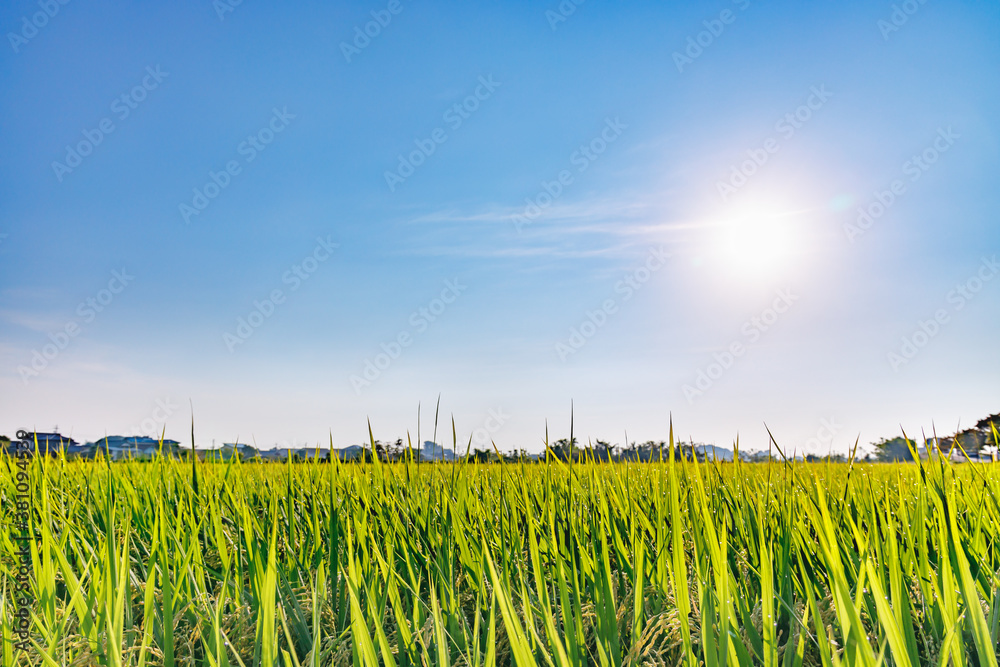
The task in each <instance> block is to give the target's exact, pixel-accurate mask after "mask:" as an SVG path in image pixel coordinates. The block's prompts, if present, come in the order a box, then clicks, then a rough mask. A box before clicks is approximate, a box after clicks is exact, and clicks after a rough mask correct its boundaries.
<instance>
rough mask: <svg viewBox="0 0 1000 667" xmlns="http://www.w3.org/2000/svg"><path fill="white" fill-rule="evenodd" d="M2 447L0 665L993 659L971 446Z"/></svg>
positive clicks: (997, 523) (993, 626)
mask: <svg viewBox="0 0 1000 667" xmlns="http://www.w3.org/2000/svg"><path fill="white" fill-rule="evenodd" d="M2 457H3V458H4V470H5V473H4V474H3V475H2V481H0V496H2V507H3V512H4V515H5V521H4V524H3V525H4V529H3V531H2V549H3V552H4V554H3V558H2V567H3V584H2V585H3V589H4V591H3V592H4V595H3V597H2V601H0V604H2V605H3V608H2V609H0V619H2V620H0V633H2V637H3V650H2V663H3V665H4V666H5V667H7V666H12V665H28V664H31V665H114V666H116V667H117V666H120V665H121V666H124V665H137V666H147V665H149V666H152V665H166V666H173V665H205V666H211V667H232V666H237V665H238V666H240V667H257V666H261V667H272V666H275V665H282V666H284V667H293V666H294V667H300V666H302V667H304V666H306V665H309V666H312V667H318V666H320V665H324V666H325V665H352V666H354V667H368V666H374V665H380V664H381V665H390V666H401V667H402V666H409V665H427V666H431V665H435V666H441V667H445V666H448V665H456V666H458V665H461V666H468V667H494V666H497V665H516V666H517V667H528V666H529V665H545V666H547V667H567V666H569V665H594V666H595V667H617V666H619V665H640V664H642V665H647V664H648V665H705V666H706V667H725V666H727V665H764V666H765V667H778V666H781V667H792V666H799V665H823V666H824V667H835V666H839V665H872V666H874V665H899V666H901V667H909V666H916V665H947V664H952V665H955V666H956V667H965V666H970V667H971V666H990V667H993V666H995V665H996V664H997V640H998V634H1000V575H998V570H1000V550H998V548H997V536H998V535H1000V502H998V494H1000V474H998V469H997V468H996V466H995V464H965V465H951V464H950V463H949V462H948V461H946V460H943V459H938V458H933V457H932V458H931V459H930V460H927V461H923V462H918V463H914V464H874V465H873V464H859V463H851V464H806V463H791V462H785V461H773V462H770V463H761V464H747V463H742V462H739V461H736V462H718V461H714V462H707V463H706V462H699V461H697V460H684V459H683V458H681V457H680V456H679V455H678V454H677V453H675V449H674V447H673V443H672V442H671V446H670V448H669V450H668V451H665V452H664V457H663V461H661V462H657V463H610V464H609V463H596V462H579V461H578V462H575V463H574V464H572V465H567V464H564V463H562V462H560V461H557V460H552V461H550V462H548V463H530V462H521V463H513V464H512V463H498V464H476V463H471V462H466V463H457V464H436V463H418V462H416V461H412V460H410V461H405V462H398V463H391V464H390V463H384V462H380V461H378V460H376V461H373V462H371V463H364V464H345V463H341V462H338V461H336V460H334V461H332V462H329V463H326V462H322V461H318V460H314V461H309V462H305V463H293V462H288V463H284V464H265V463H247V462H241V461H239V460H235V459H234V460H232V461H229V462H228V463H219V462H216V463H203V462H195V461H178V460H174V459H170V458H159V459H156V460H154V461H151V462H139V461H125V462H116V463H108V462H107V461H104V460H97V461H67V460H65V459H63V458H58V457H52V458H50V457H37V458H34V459H32V460H30V462H28V463H27V464H24V462H22V461H19V460H16V459H14V458H11V457H10V456H7V455H2ZM19 463H21V464H22V468H23V470H24V471H25V472H26V473H27V475H28V477H29V478H30V484H29V486H30V511H29V515H30V519H29V521H28V524H27V525H26V526H25V527H24V528H25V530H27V535H28V536H29V538H30V539H28V540H27V541H26V542H23V543H22V542H18V540H17V539H16V537H17V535H16V532H17V530H19V529H18V528H16V527H15V524H14V522H13V520H12V517H13V513H14V509H15V507H16V503H15V497H16V495H17V489H16V473H17V471H18V470H19V468H18V464H19ZM20 544H27V545H28V548H29V551H30V562H31V570H32V573H31V577H30V589H31V598H32V600H33V601H32V604H31V635H30V647H29V648H28V649H26V650H18V649H16V648H15V641H16V637H15V634H14V632H15V627H14V625H13V623H14V620H13V619H14V615H13V614H14V609H15V606H16V595H15V594H14V590H15V588H16V586H15V584H16V582H17V574H18V573H17V569H18V564H19V563H20V561H19V560H18V558H19V557H18V555H17V551H18V550H19V549H20Z"/></svg>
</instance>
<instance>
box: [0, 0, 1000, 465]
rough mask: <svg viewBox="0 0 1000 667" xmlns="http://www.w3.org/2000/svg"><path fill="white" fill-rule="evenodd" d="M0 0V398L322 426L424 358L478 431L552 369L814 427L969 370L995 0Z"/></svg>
mask: <svg viewBox="0 0 1000 667" xmlns="http://www.w3.org/2000/svg"><path fill="white" fill-rule="evenodd" d="M46 8H47V9H48V12H49V14H51V16H46V15H44V14H39V12H44V11H45V10H46ZM230 10H231V11H230ZM563 19H565V20H563ZM377 21H381V24H379V23H376V22H377ZM32 22H34V25H32ZM39 26H40V27H39ZM0 27H2V28H3V31H4V33H5V42H6V44H5V46H4V47H2V48H0V51H2V53H3V55H2V59H0V77H2V81H3V85H2V86H0V109H2V114H3V119H4V120H3V123H2V125H0V146H2V150H3V160H2V161H0V234H3V236H2V237H0V262H2V265H3V268H4V270H3V273H2V279H0V280H2V282H0V327H2V328H0V332H2V333H0V362H2V363H0V369H2V373H0V396H2V405H3V409H2V410H0V433H7V434H10V435H12V432H13V431H15V430H16V429H18V428H31V427H35V428H38V429H39V430H45V429H49V428H52V427H54V426H58V427H59V429H60V430H61V431H62V432H63V433H66V434H72V435H73V437H75V438H77V439H79V440H89V439H95V438H97V437H100V436H102V435H104V434H105V433H107V434H132V433H139V432H143V431H146V432H149V431H159V429H160V428H166V432H167V436H168V437H174V438H176V439H178V440H183V441H187V433H188V430H189V425H190V419H191V409H190V404H193V406H194V416H195V422H196V428H197V433H198V441H199V442H198V444H199V446H203V445H204V446H208V445H210V444H211V442H212V441H213V440H214V441H216V442H217V443H221V442H223V441H227V442H228V441H232V440H234V439H236V438H239V439H240V440H241V441H248V440H255V441H256V443H257V444H258V445H259V446H261V447H270V446H272V445H275V444H278V445H284V446H288V445H295V444H299V445H304V444H307V443H308V444H312V443H316V442H317V441H321V442H326V441H328V439H329V437H330V436H329V433H330V432H331V431H332V433H333V441H334V444H335V445H336V446H344V445H347V444H352V443H357V442H360V441H362V440H363V439H365V438H366V437H367V421H366V420H367V419H368V418H370V419H371V422H372V425H373V428H374V431H375V434H376V437H379V438H381V439H394V438H396V437H400V436H404V435H405V432H406V430H407V429H409V430H410V431H411V434H412V435H413V437H414V438H416V422H417V407H418V404H420V405H422V407H423V417H422V432H421V435H422V436H424V437H426V435H427V434H428V433H429V424H430V422H432V420H433V405H434V402H435V400H436V398H437V396H438V394H439V393H440V394H441V396H442V398H441V406H442V407H441V409H442V413H443V419H442V421H443V422H445V421H447V419H450V417H451V416H452V415H453V416H454V419H455V423H456V427H457V432H458V438H459V440H461V441H462V442H463V443H464V442H468V440H469V438H470V437H472V438H473V439H474V441H475V444H476V445H481V446H485V445H486V443H487V442H488V441H489V439H493V440H495V442H496V443H497V445H498V446H499V447H500V448H501V449H504V450H508V449H512V448H524V449H528V450H529V451H538V450H539V449H540V448H541V442H542V438H543V436H544V429H545V424H546V419H547V420H548V423H549V429H550V434H551V436H552V437H553V438H557V437H565V436H566V435H567V431H568V424H569V412H570V401H571V400H572V401H574V402H575V414H576V431H577V433H578V434H581V436H582V437H583V438H584V439H586V438H593V439H597V438H601V439H605V440H609V441H612V442H619V443H621V442H623V441H624V438H625V432H626V430H627V432H628V437H629V439H630V440H638V441H643V440H646V439H661V438H664V437H666V435H667V425H668V420H669V415H670V414H672V415H673V419H674V423H675V425H676V426H677V430H678V434H679V435H680V436H682V437H685V438H686V437H688V436H689V435H690V436H692V437H694V439H695V440H700V441H704V442H714V443H716V444H719V445H728V444H730V443H731V442H732V440H733V439H734V438H735V437H736V436H737V435H739V437H740V440H741V443H742V444H743V446H744V447H749V448H763V447H766V446H767V432H766V430H765V428H764V424H765V423H767V425H768V426H769V427H770V428H771V431H772V432H773V433H774V434H775V437H776V438H777V439H778V442H779V444H781V445H782V446H784V447H787V448H789V449H796V450H797V451H813V452H825V451H827V450H829V449H831V448H832V449H835V450H840V451H844V450H846V449H847V447H848V446H849V445H850V444H853V442H854V440H855V439H856V438H858V437H860V439H861V442H862V443H867V442H871V441H873V440H875V439H877V438H879V437H881V436H889V437H891V436H893V435H896V434H897V433H898V431H899V428H900V426H901V425H902V426H903V427H904V428H906V429H907V430H908V431H910V432H911V433H916V432H918V431H919V430H920V429H921V428H924V429H928V430H929V429H930V428H931V427H932V425H936V426H937V428H938V430H939V432H946V433H950V432H952V431H953V430H954V428H955V426H956V425H957V424H958V423H959V422H961V423H962V424H965V425H971V423H972V422H974V421H975V420H976V419H978V418H980V417H982V416H984V415H986V414H989V413H992V412H996V411H997V409H998V407H1000V406H998V403H1000V382H998V381H997V380H998V378H1000V373H998V371H1000V347H998V346H997V345H996V327H997V321H998V317H997V316H998V312H1000V279H994V278H997V276H996V274H997V273H998V271H1000V269H998V268H997V266H996V263H995V259H994V258H995V256H996V253H997V250H998V246H1000V231H998V225H997V218H996V214H997V210H998V204H1000V190H998V189H997V188H996V185H995V183H996V174H997V170H998V167H1000V152H998V150H1000V145H998V139H1000V137H998V128H1000V125H998V121H1000V79H998V77H997V76H996V72H997V71H998V65H1000V6H998V5H997V4H996V3H995V2H964V3H940V2H924V3H920V2H918V1H917V0H911V2H908V3H903V4H899V3H897V4H893V3H889V2H886V3H882V2H876V3H861V2H844V3H832V2H824V3H809V4H808V5H805V6H803V4H802V3H790V2H780V3H768V4H765V3H759V2H756V0H749V1H748V0H738V1H737V2H731V1H729V0H725V1H720V2H710V3H697V4H695V3H687V4H676V3H629V4H623V3H616V4H612V3H602V2H598V1H596V0H587V1H586V2H583V3H581V4H579V5H577V4H575V3H573V2H572V0H566V1H565V2H563V3H562V5H560V4H559V3H556V2H550V3H547V4H545V3H543V4H531V5H529V4H527V3H514V2H505V3H488V4H479V5H477V6H474V7H473V6H468V5H467V4H463V3H444V2H419V3H418V2H408V1H406V0H398V2H392V3H390V2H388V1H387V2H381V1H377V2H368V3H364V4H356V5H347V4H336V5H334V4H330V3H319V2H307V3H297V4H296V5H295V6H280V7H279V6H275V5H272V4H269V3H261V2H243V3H241V4H239V5H235V6H231V5H229V4H228V3H226V0H219V1H218V2H216V3H215V4H213V3H212V2H209V1H208V0H198V1H188V2H181V3H172V4H171V5H169V6H164V7H150V6H142V5H138V4H125V3H109V2H69V3H68V4H65V5H62V4H58V3H57V1H56V0H53V1H52V4H51V5H46V3H45V2H44V0H43V2H42V3H40V4H39V3H38V2H24V1H21V0H18V1H16V2H11V3H6V4H5V5H4V6H3V8H2V9H0ZM366 29H367V30H368V32H369V34H370V35H373V36H367V38H366V37H365V36H362V37H359V36H358V35H359V34H360V35H363V34H364V31H365V30H366ZM862 212H867V217H864V216H862V215H861V214H862ZM255 313H256V314H255ZM397 346H398V347H397ZM189 401H190V404H189ZM442 431H447V432H448V433H449V435H448V438H449V439H450V426H449V427H448V428H444V427H442ZM439 439H443V438H439Z"/></svg>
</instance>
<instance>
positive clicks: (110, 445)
mask: <svg viewBox="0 0 1000 667" xmlns="http://www.w3.org/2000/svg"><path fill="white" fill-rule="evenodd" d="M179 445H180V443H179V442H177V441H176V440H163V442H162V448H163V454H164V456H177V454H178V452H179V449H180V448H179ZM88 447H90V448H92V450H93V451H92V452H91V455H92V456H94V455H96V454H97V452H101V453H103V454H104V455H105V456H109V457H110V458H111V459H112V460H115V461H118V460H121V459H126V458H134V459H151V458H153V457H154V456H156V454H157V453H159V452H160V447H161V442H160V440H159V438H147V437H145V436H138V435H133V436H125V435H109V436H105V437H103V438H101V439H100V440H98V441H96V442H92V443H90V444H89V445H88Z"/></svg>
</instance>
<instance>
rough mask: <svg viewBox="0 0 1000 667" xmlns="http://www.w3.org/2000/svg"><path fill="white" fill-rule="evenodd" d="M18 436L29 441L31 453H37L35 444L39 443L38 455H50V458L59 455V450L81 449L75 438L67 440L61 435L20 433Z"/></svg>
mask: <svg viewBox="0 0 1000 667" xmlns="http://www.w3.org/2000/svg"><path fill="white" fill-rule="evenodd" d="M18 436H19V437H20V436H23V437H22V438H21V439H22V440H27V441H28V444H29V445H30V448H31V451H32V452H34V451H35V443H36V442H37V443H38V453H39V454H48V455H49V456H55V455H57V454H58V453H59V450H60V449H61V450H64V451H67V452H68V451H70V450H71V448H74V447H79V446H80V443H78V442H77V441H76V440H74V439H73V438H67V437H66V436H64V435H61V434H59V433H35V432H27V433H18Z"/></svg>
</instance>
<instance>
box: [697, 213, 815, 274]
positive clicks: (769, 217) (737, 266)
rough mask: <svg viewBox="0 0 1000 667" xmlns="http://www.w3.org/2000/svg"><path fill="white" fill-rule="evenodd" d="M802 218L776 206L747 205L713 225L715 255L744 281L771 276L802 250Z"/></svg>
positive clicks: (785, 266)
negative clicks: (800, 231) (800, 232)
mask: <svg viewBox="0 0 1000 667" xmlns="http://www.w3.org/2000/svg"><path fill="white" fill-rule="evenodd" d="M798 218H799V213H798V212H796V211H790V210H783V209H781V208H778V207H776V206H768V205H754V206H746V207H744V208H742V209H740V210H739V211H735V212H733V213H731V214H730V215H728V216H726V217H725V218H724V219H722V220H720V221H719V222H718V223H717V224H716V225H713V226H712V227H713V229H714V239H713V246H714V251H715V252H714V253H713V254H716V255H717V256H718V259H719V260H721V261H722V262H723V263H724V264H725V265H726V266H728V267H730V268H732V269H733V271H734V272H736V273H738V274H739V275H740V276H742V277H744V278H753V277H768V276H770V275H772V274H774V273H776V272H779V271H780V270H782V269H784V268H787V266H788V264H789V263H790V262H791V261H792V260H793V259H794V258H795V256H796V254H797V253H798V251H799V250H800V248H801V238H800V234H799V230H800V228H801V221H800V220H799V219H798Z"/></svg>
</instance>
